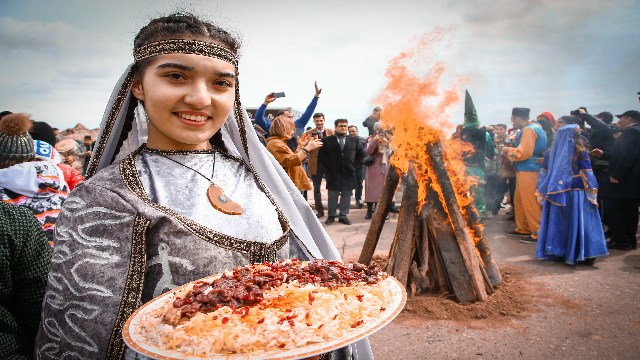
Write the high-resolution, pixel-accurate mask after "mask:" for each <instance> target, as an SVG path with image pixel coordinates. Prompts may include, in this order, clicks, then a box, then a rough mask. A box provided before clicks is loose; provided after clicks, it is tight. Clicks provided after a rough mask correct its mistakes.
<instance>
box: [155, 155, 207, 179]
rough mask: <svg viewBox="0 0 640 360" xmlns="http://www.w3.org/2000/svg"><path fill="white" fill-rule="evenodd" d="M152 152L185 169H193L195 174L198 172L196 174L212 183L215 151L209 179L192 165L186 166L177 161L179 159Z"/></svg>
mask: <svg viewBox="0 0 640 360" xmlns="http://www.w3.org/2000/svg"><path fill="white" fill-rule="evenodd" d="M154 154H157V155H160V156H162V157H163V158H165V159H168V160H171V161H173V162H174V163H176V164H179V165H182V166H184V167H186V168H187V169H189V170H192V171H193V172H195V173H196V174H198V175H200V176H202V177H203V178H205V179H207V180H209V182H210V183H212V184H213V183H214V182H213V173H214V172H215V170H216V153H215V152H214V153H213V165H212V166H211V179H209V178H208V177H206V176H204V175H202V173H201V172H200V171H198V170H196V169H194V168H192V167H190V166H187V165H185V164H183V163H181V162H179V161H177V160H174V159H172V158H170V157H168V156H166V155H164V154H160V153H154Z"/></svg>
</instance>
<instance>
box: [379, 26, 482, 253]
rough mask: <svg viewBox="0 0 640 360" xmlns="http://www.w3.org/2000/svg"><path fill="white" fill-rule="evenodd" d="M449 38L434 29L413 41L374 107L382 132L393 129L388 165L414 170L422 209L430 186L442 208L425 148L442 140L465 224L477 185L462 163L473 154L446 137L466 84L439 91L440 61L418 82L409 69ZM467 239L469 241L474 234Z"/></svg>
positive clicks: (465, 145)
mask: <svg viewBox="0 0 640 360" xmlns="http://www.w3.org/2000/svg"><path fill="white" fill-rule="evenodd" d="M448 32H449V30H445V29H439V28H437V29H435V30H433V31H431V32H429V33H427V34H424V35H422V36H420V37H417V38H416V39H414V41H415V43H416V45H415V46H414V47H413V48H411V49H409V50H406V51H404V52H402V53H400V54H399V55H397V56H396V57H394V58H393V59H391V61H390V62H389V67H388V68H387V71H386V73H385V76H386V77H387V80H388V82H387V85H386V87H385V88H384V89H383V90H382V92H381V93H380V94H379V95H378V96H377V97H376V98H375V100H374V103H375V104H376V105H379V106H380V107H382V109H383V112H382V122H383V125H384V127H386V128H389V129H393V140H392V141H391V146H392V147H395V148H396V151H395V153H394V155H393V157H392V158H391V159H390V161H391V163H392V164H393V165H394V166H396V167H397V168H398V169H400V170H401V171H402V172H404V173H406V172H407V171H408V169H409V163H412V164H413V165H414V166H415V168H416V179H417V180H418V183H419V190H418V199H419V204H420V207H421V206H422V205H423V204H424V202H425V199H426V195H427V191H428V189H427V184H428V183H430V184H431V188H432V189H433V190H435V191H437V192H438V194H439V197H440V200H441V201H442V202H443V204H444V199H443V196H442V190H441V189H440V186H439V185H438V181H437V178H436V176H435V173H434V172H433V169H432V168H431V165H430V164H431V162H430V161H431V160H430V158H429V156H428V154H427V152H426V151H425V150H426V147H425V145H426V144H433V143H435V142H436V141H438V140H442V141H441V142H442V145H443V147H444V153H443V158H444V160H445V166H446V168H447V171H448V172H449V177H450V178H451V182H452V184H453V187H454V189H455V191H456V200H457V202H458V205H459V206H460V209H461V210H462V212H463V215H464V216H465V218H466V216H467V214H466V212H465V206H467V205H468V204H470V203H471V202H472V201H473V197H472V196H471V192H470V191H469V190H470V188H471V187H472V186H473V185H475V184H477V182H478V179H477V178H475V177H472V176H467V174H465V165H464V161H463V159H464V158H465V157H468V156H470V155H471V154H473V152H474V149H473V147H472V146H471V145H470V144H469V143H467V142H464V141H461V140H457V139H449V140H446V134H447V133H448V132H451V131H452V130H453V129H454V128H455V124H454V123H453V122H452V121H451V115H450V114H449V112H450V111H451V110H452V109H454V108H455V107H456V106H457V105H458V104H459V103H460V91H459V86H460V85H462V84H463V83H465V82H468V79H467V78H466V77H460V76H457V77H456V80H455V82H454V83H453V84H451V85H450V88H448V89H443V88H441V86H440V82H441V80H442V76H443V75H444V74H445V72H446V71H447V69H448V66H447V65H446V64H445V63H444V62H442V61H439V62H437V63H435V64H434V65H432V66H431V68H430V69H429V70H428V71H427V72H426V73H425V74H424V75H423V76H417V75H416V74H414V72H413V71H411V70H410V66H411V65H414V64H417V63H420V64H422V63H424V62H425V61H428V59H427V56H426V54H427V53H428V51H429V50H432V49H434V47H435V46H436V45H438V44H439V43H440V42H441V41H442V40H443V38H444V37H445V36H446V35H447V33H448ZM429 179H430V180H431V181H428V180H429ZM445 208H446V207H445ZM470 233H471V234H472V236H473V234H474V232H472V231H470ZM476 241H477V239H476Z"/></svg>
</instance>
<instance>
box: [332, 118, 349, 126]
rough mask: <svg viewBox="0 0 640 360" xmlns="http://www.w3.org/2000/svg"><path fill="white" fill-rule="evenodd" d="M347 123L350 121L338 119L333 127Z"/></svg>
mask: <svg viewBox="0 0 640 360" xmlns="http://www.w3.org/2000/svg"><path fill="white" fill-rule="evenodd" d="M343 122H346V123H347V124H348V123H349V120H347V119H337V120H336V121H334V122H333V126H338V124H340V123H343Z"/></svg>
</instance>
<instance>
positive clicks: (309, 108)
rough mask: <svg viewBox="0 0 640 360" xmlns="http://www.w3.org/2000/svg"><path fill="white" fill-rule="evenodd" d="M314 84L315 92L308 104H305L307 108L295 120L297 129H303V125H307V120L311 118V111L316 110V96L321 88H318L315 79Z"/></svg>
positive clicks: (317, 96)
mask: <svg viewBox="0 0 640 360" xmlns="http://www.w3.org/2000/svg"><path fill="white" fill-rule="evenodd" d="M315 86H316V94H315V95H314V96H313V99H311V103H309V106H307V110H305V111H304V114H302V116H300V119H298V120H296V121H295V123H296V126H297V127H298V128H299V129H303V130H304V128H305V126H307V123H309V120H311V116H312V115H313V112H314V111H315V110H316V106H317V105H318V98H319V97H320V93H321V92H322V89H319V88H318V82H317V81H316V83H315Z"/></svg>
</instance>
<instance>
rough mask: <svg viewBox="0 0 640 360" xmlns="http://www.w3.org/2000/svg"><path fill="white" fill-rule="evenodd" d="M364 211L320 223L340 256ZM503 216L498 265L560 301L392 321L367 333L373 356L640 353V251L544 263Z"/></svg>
mask: <svg viewBox="0 0 640 360" xmlns="http://www.w3.org/2000/svg"><path fill="white" fill-rule="evenodd" d="M311 196H312V195H311ZM310 200H311V199H310ZM310 202H311V201H310ZM325 212H326V211H325ZM364 215H365V210H364V209H352V210H351V212H350V214H349V219H351V221H352V222H353V225H344V224H340V223H337V222H336V223H334V224H332V225H329V226H325V229H326V230H327V232H328V234H329V235H330V236H331V238H332V240H333V241H334V243H335V244H336V246H337V247H338V249H339V250H340V251H341V254H342V255H343V258H344V259H345V260H357V258H358V256H359V254H360V250H361V249H362V245H363V243H364V238H365V236H366V232H367V230H368V227H369V221H367V220H364ZM506 218H507V216H506V215H505V214H500V215H498V216H497V217H496V218H494V219H489V220H487V226H486V236H487V240H488V242H489V246H490V248H491V250H492V251H493V253H494V256H495V259H496V261H497V263H498V265H499V266H502V267H503V268H506V267H510V266H517V267H519V268H520V269H521V270H522V271H523V272H524V273H525V275H526V276H527V277H530V278H531V279H534V280H538V281H541V282H543V283H544V286H545V287H546V288H547V289H548V290H549V292H550V293H551V294H553V295H554V296H553V297H552V303H553V302H554V301H556V299H558V300H557V301H558V306H547V305H545V304H540V305H536V304H534V306H539V307H540V310H541V311H539V312H538V313H536V314H532V315H530V316H529V317H527V318H525V319H522V320H514V321H513V323H512V324H511V325H509V326H501V327H497V328H489V329H481V330H478V329H477V328H478V327H482V326H472V327H473V328H470V327H469V326H463V325H461V324H460V323H452V322H447V321H441V320H438V321H420V319H417V320H416V321H413V322H408V323H407V322H406V321H405V322H401V321H399V320H394V322H392V323H391V324H390V325H388V326H387V327H385V328H383V329H382V330H380V331H379V332H377V333H375V334H373V335H372V336H371V337H370V342H371V346H372V349H373V352H374V355H375V357H376V359H377V360H384V359H640V343H639V341H640V304H639V302H640V298H639V297H640V250H632V251H622V250H611V251H610V255H609V256H606V257H604V258H600V259H598V260H597V261H596V263H595V265H594V266H586V265H578V266H569V265H566V264H564V263H556V262H542V261H538V260H535V258H534V255H535V245H534V244H522V243H520V242H519V241H518V238H514V237H507V236H504V235H503V234H504V232H505V231H510V230H513V229H514V228H515V223H514V222H512V221H508V220H507V219H506ZM324 219H326V217H325V218H323V219H321V220H323V221H324ZM396 226H397V215H395V214H392V215H391V219H390V221H388V222H387V223H386V225H385V228H384V230H383V233H382V235H381V238H380V241H379V244H378V247H377V249H376V253H377V254H380V255H386V254H387V252H388V250H389V246H390V244H391V241H392V239H393V235H394V232H395V228H396ZM560 302H567V303H571V304H573V305H572V307H570V308H568V307H567V306H563V304H560ZM478 322H479V325H482V324H481V322H482V320H478ZM476 325H478V324H476Z"/></svg>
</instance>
